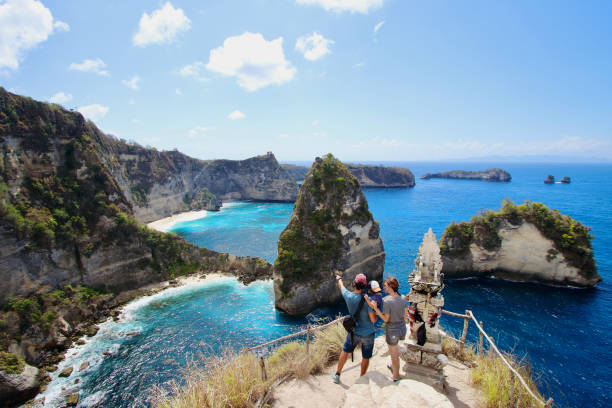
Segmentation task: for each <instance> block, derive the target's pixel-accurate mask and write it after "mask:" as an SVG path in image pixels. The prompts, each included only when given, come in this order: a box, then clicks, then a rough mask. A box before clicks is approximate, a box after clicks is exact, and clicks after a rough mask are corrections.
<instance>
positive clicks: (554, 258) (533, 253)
mask: <svg viewBox="0 0 612 408" xmlns="http://www.w3.org/2000/svg"><path fill="white" fill-rule="evenodd" d="M591 239H592V236H591V235H590V234H589V228H588V227H585V226H583V225H582V224H581V223H579V222H577V221H575V220H573V219H572V218H570V217H568V216H565V215H561V214H560V213H559V212H558V211H556V210H549V209H548V208H547V207H546V206H544V205H543V204H540V203H530V202H526V203H525V204H522V205H514V204H512V203H511V202H509V201H505V202H504V203H503V206H502V209H501V211H499V212H493V211H489V212H487V213H485V214H483V215H478V216H476V217H474V218H472V220H471V221H470V222H469V223H467V222H461V223H459V224H454V223H453V224H451V225H450V226H448V227H447V228H446V231H445V232H444V235H443V236H442V239H441V240H440V247H441V250H442V255H443V262H444V269H443V272H444V274H445V276H446V278H450V279H453V278H464V277H472V276H483V277H489V276H492V277H497V278H502V279H508V280H513V281H536V282H541V283H545V284H553V285H571V286H578V287H590V286H594V285H596V284H597V283H598V282H600V281H601V277H600V276H599V275H598V274H597V271H596V267H595V259H594V257H593V252H592V247H591Z"/></svg>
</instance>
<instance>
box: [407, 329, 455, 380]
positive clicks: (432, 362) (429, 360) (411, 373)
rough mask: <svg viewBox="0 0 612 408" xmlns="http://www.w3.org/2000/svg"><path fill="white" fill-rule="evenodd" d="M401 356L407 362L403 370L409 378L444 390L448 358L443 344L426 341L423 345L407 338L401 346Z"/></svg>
mask: <svg viewBox="0 0 612 408" xmlns="http://www.w3.org/2000/svg"><path fill="white" fill-rule="evenodd" d="M400 358H401V359H402V360H403V361H404V362H405V364H404V366H403V367H402V370H403V371H404V375H405V376H406V377H408V378H412V379H414V380H418V381H421V382H424V383H426V384H429V385H431V386H432V387H434V388H436V389H437V390H438V391H441V392H444V390H445V388H446V378H445V376H444V366H446V364H448V359H447V358H446V356H445V355H444V354H442V346H441V345H440V344H436V343H430V342H426V343H425V344H424V345H423V346H419V345H418V344H416V341H414V340H412V339H407V340H406V342H405V343H404V344H403V345H401V346H400Z"/></svg>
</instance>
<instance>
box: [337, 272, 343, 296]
mask: <svg viewBox="0 0 612 408" xmlns="http://www.w3.org/2000/svg"><path fill="white" fill-rule="evenodd" d="M336 283H337V284H338V289H339V290H340V292H342V288H344V283H342V276H340V275H336Z"/></svg>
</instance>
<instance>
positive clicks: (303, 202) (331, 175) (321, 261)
mask: <svg viewBox="0 0 612 408" xmlns="http://www.w3.org/2000/svg"><path fill="white" fill-rule="evenodd" d="M309 176H310V177H309V179H308V182H307V183H306V182H305V184H304V185H303V189H304V192H305V193H304V194H300V195H299V196H298V200H297V201H296V203H295V205H294V207H293V215H292V217H291V220H290V221H289V224H288V225H287V227H286V228H285V230H284V231H283V232H282V234H281V236H280V238H279V241H278V257H277V258H276V261H275V262H274V266H275V268H276V270H277V271H279V272H281V273H282V276H283V285H282V286H281V289H282V290H283V291H284V292H287V291H288V290H289V289H290V288H291V287H292V285H293V284H294V283H295V282H300V281H303V280H305V279H313V273H315V272H316V271H318V270H319V269H321V268H324V269H327V270H334V269H337V268H338V265H334V260H337V259H338V258H339V257H340V255H341V253H342V249H343V247H344V245H343V239H342V234H341V233H340V230H339V229H338V226H337V222H335V221H336V220H339V221H340V222H342V223H345V224H346V223H350V222H351V221H354V222H360V223H366V222H367V220H368V219H370V218H371V217H372V214H371V213H370V211H369V209H368V204H367V201H365V200H363V201H362V202H361V204H360V205H359V207H358V208H357V209H356V211H355V212H353V213H352V214H347V213H345V212H343V211H342V208H343V205H344V200H345V197H346V194H347V193H349V189H350V190H355V189H359V182H358V181H357V179H356V178H355V177H354V176H352V175H351V173H349V171H348V170H347V168H346V167H345V166H344V164H342V162H340V161H339V160H338V159H336V158H335V157H333V156H332V155H331V154H328V155H327V156H325V157H324V158H323V159H321V161H320V162H318V163H316V164H315V165H313V167H312V168H311V170H310V172H309ZM315 203H316V204H315ZM313 207H316V209H315V210H314V211H312V208H313Z"/></svg>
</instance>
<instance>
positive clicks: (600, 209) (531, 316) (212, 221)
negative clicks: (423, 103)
mask: <svg viewBox="0 0 612 408" xmlns="http://www.w3.org/2000/svg"><path fill="white" fill-rule="evenodd" d="M386 164H387V165H395V166H398V165H399V166H402V167H407V168H409V169H411V170H412V171H413V173H414V174H415V177H416V178H417V180H416V186H415V187H414V188H412V189H367V190H365V194H366V197H367V199H368V203H369V206H370V210H371V211H372V214H373V215H374V218H375V219H376V220H377V221H378V222H379V223H380V226H381V236H382V239H383V243H384V246H385V250H386V253H387V256H386V265H385V276H389V275H392V276H395V277H397V278H398V279H399V281H400V285H401V287H400V291H402V292H404V293H407V292H408V291H409V286H408V283H407V277H408V274H409V273H410V272H411V270H412V268H413V266H414V259H415V255H416V253H417V251H418V246H419V244H420V242H421V240H422V239H423V234H424V233H425V232H427V229H428V228H429V227H431V228H433V231H434V233H435V234H436V235H437V237H438V238H440V236H441V234H442V232H443V230H444V228H445V227H446V226H447V225H448V224H449V223H450V222H452V221H456V222H459V221H463V220H466V221H467V220H469V219H470V218H471V217H472V216H473V215H475V214H477V213H478V212H480V211H481V210H484V209H495V210H496V209H499V207H500V205H501V201H502V200H503V199H504V198H510V199H512V200H513V201H514V202H515V203H522V202H524V201H525V200H530V201H539V202H543V203H544V204H546V205H547V206H549V207H551V208H556V209H558V210H559V211H561V212H562V213H564V214H567V215H570V216H572V217H574V218H575V219H577V220H579V221H580V222H582V223H583V224H586V225H588V226H591V227H592V234H593V235H594V236H595V239H594V240H593V246H594V252H595V257H596V259H597V269H598V272H599V274H600V275H601V276H602V277H603V279H604V280H603V282H601V283H600V284H599V285H598V286H597V287H596V288H593V289H572V288H561V287H549V286H544V285H539V284H535V283H513V282H505V281H500V280H491V279H470V280H459V281H447V286H446V288H445V289H444V291H443V295H444V297H445V300H446V305H445V309H447V310H451V311H455V312H464V311H465V310H466V309H470V310H472V311H473V313H474V314H475V315H476V316H477V317H478V319H479V320H482V321H483V322H484V327H485V329H486V330H487V332H488V333H489V334H490V335H492V337H493V338H494V339H496V341H497V344H498V346H500V348H501V349H503V350H506V351H512V352H513V353H515V354H517V355H519V356H521V357H525V358H526V359H527V360H528V361H529V362H530V363H531V365H532V366H533V369H534V371H535V373H536V376H537V378H538V383H539V387H540V390H541V391H542V392H543V393H544V395H545V396H546V397H549V396H552V397H553V398H554V400H555V403H556V404H557V406H561V407H602V408H603V407H610V406H612V391H611V387H612V370H611V368H610V367H611V366H612V356H611V355H610V353H611V352H612V336H611V335H610V333H612V315H611V314H610V309H611V308H612V285H611V281H612V183H611V182H610V179H611V178H612V165H607V164H606V165H604V164H592V165H590V164H567V165H561V164H504V165H503V166H500V167H502V168H504V169H505V170H507V171H509V172H510V173H511V175H512V182H510V183H488V182H480V181H466V180H420V179H419V178H418V177H419V176H420V175H421V174H423V173H425V172H432V171H446V170H454V169H465V170H482V169H485V168H490V167H495V166H494V165H489V164H487V163H484V164H483V163H478V164H475V163H472V164H470V163H422V162H421V163H386ZM548 174H553V175H554V176H555V178H556V179H557V180H559V179H560V178H561V177H562V176H570V177H571V178H572V183H571V184H569V185H565V184H554V185H545V184H543V180H544V178H545V177H546V175H548ZM291 211H292V204H279V203H251V202H243V203H232V205H229V206H227V207H224V208H223V209H222V210H221V211H219V212H216V213H214V212H209V213H207V216H206V217H205V218H202V219H200V220H196V221H189V222H183V223H179V224H176V225H175V226H174V227H173V228H172V231H173V232H175V233H177V234H179V235H181V236H183V237H184V238H185V239H187V240H188V241H190V242H193V243H195V244H197V245H200V246H205V247H208V248H210V249H214V250H218V251H224V252H229V253H233V254H236V255H252V256H261V257H264V258H266V259H267V260H269V261H270V262H272V261H274V258H275V256H276V242H277V240H278V236H279V235H280V233H281V231H282V230H283V229H284V227H285V226H286V224H287V222H288V220H289V217H290V215H291ZM339 310H341V309H323V310H320V311H318V312H317V313H318V314H319V315H334V314H336V313H338V311H339ZM305 323H306V319H304V318H290V317H288V316H286V315H283V314H282V313H279V312H277V311H276V310H275V309H274V294H273V291H272V285H271V283H270V282H257V283H254V284H251V285H249V286H246V287H245V286H243V285H241V284H239V283H237V282H236V280H235V279H232V278H225V279H220V280H216V281H212V282H204V283H202V284H197V285H191V286H188V287H184V288H175V289H171V290H169V291H165V292H162V293H161V294H158V295H155V296H153V297H151V298H143V299H141V300H139V301H137V302H135V303H133V304H131V305H130V306H128V308H127V311H126V313H125V317H124V318H123V319H122V321H121V322H119V323H112V322H109V323H105V324H104V325H103V326H102V328H101V330H100V333H99V334H98V335H97V336H96V337H95V338H94V339H93V340H91V341H89V342H88V343H87V344H86V345H84V346H78V347H77V348H75V349H74V350H72V351H71V353H70V355H69V357H68V358H67V359H66V360H65V361H64V362H63V363H62V364H61V365H60V369H61V368H63V367H64V366H66V365H73V366H75V368H76V366H78V365H79V364H80V362H82V361H84V360H88V361H90V362H91V363H92V365H91V367H90V368H89V369H87V370H85V371H83V372H80V373H78V374H77V375H78V376H79V378H81V382H80V384H79V385H78V386H74V385H69V383H68V382H67V380H65V379H54V381H53V383H52V384H51V386H50V390H49V391H48V392H47V393H46V396H47V401H48V402H51V403H50V404H49V405H51V406H52V405H53V402H52V401H53V400H54V398H57V395H58V394H59V393H60V392H61V387H67V388H70V387H73V388H76V387H78V389H79V391H80V392H81V395H82V397H83V400H82V402H81V403H80V406H96V405H97V404H101V406H105V407H106V406H109V407H127V406H142V405H143V404H144V405H146V402H147V400H148V398H149V396H150V395H151V388H152V387H153V386H160V387H164V384H165V383H167V382H168V381H171V380H173V379H179V380H180V375H181V368H182V367H185V365H186V364H187V362H189V361H201V360H202V358H203V357H204V356H206V355H209V354H210V353H216V352H219V351H220V350H221V349H223V348H225V347H230V348H234V349H240V348H242V347H248V346H251V345H256V344H260V343H263V342H265V341H267V340H270V339H273V338H276V337H279V336H281V335H284V334H287V333H290V332H293V331H296V330H299V329H301V328H303V326H304V324H305ZM462 324H463V323H462V322H460V321H458V320H456V319H453V318H450V317H448V316H445V317H443V318H442V325H443V326H444V327H445V328H446V329H447V331H450V332H453V333H455V334H457V333H459V332H460V330H461V327H462ZM131 331H136V332H138V333H137V334H136V335H132V336H130V335H128V333H129V332H131ZM470 331H471V332H470V336H471V338H472V340H473V341H476V340H477V333H476V329H475V327H474V326H473V325H471V329H470ZM104 350H109V351H110V353H111V354H110V355H109V356H103V355H102V354H101V353H102V351H104ZM74 354H76V355H74ZM74 376H75V375H74V374H73V377H74ZM73 380H74V378H71V379H70V381H73ZM56 400H57V399H56ZM58 401H59V400H58Z"/></svg>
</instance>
